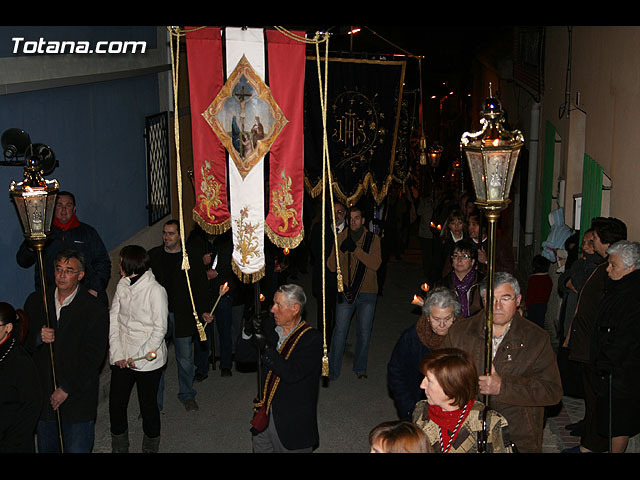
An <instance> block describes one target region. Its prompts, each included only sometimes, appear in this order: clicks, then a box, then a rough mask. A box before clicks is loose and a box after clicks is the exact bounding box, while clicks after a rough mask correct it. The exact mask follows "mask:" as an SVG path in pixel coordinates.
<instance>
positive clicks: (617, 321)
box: [591, 240, 640, 453]
mask: <svg viewBox="0 0 640 480" xmlns="http://www.w3.org/2000/svg"><path fill="white" fill-rule="evenodd" d="M607 254H608V257H607V262H608V263H609V265H608V266H607V274H608V275H609V279H610V282H609V283H608V284H607V286H606V287H605V288H606V292H605V296H604V298H603V300H602V304H601V305H600V310H599V311H598V316H597V318H596V324H595V330H594V334H593V337H592V347H593V348H592V349H591V363H592V366H593V372H594V374H593V385H594V389H595V391H596V394H597V402H596V419H597V428H598V433H599V434H600V435H602V436H603V437H608V438H609V439H610V447H611V451H612V452H614V453H623V452H624V451H625V450H626V448H627V444H628V442H629V437H632V436H634V435H636V434H638V433H640V415H638V413H637V406H638V404H640V295H638V293H639V292H640V269H638V267H639V266H640V243H638V242H630V241H627V240H621V241H619V242H616V243H614V244H613V245H611V246H610V247H609V248H608V249H607Z"/></svg>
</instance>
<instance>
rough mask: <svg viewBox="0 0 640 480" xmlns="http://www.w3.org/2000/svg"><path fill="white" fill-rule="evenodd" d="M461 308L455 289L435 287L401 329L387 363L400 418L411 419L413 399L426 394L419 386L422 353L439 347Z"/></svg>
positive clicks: (388, 382)
mask: <svg viewBox="0 0 640 480" xmlns="http://www.w3.org/2000/svg"><path fill="white" fill-rule="evenodd" d="M461 311H462V308H461V305H460V300H458V296H457V295H456V294H455V292H454V291H453V290H450V289H448V288H444V287H438V288H436V289H434V290H432V291H431V292H429V295H428V296H427V299H426V300H425V302H424V304H423V305H422V315H421V316H420V319H419V320H418V322H417V323H416V324H415V325H412V326H411V327H409V328H407V329H406V330H405V331H404V332H402V335H401V336H400V338H399V339H398V341H397V343H396V345H395V347H394V349H393V353H392V354H391V359H390V360H389V364H388V365H387V386H388V387H389V391H390V392H391V395H392V397H393V400H394V402H395V404H396V409H397V410H398V416H399V417H400V419H402V420H410V419H411V414H412V413H413V409H414V407H415V405H416V403H417V402H418V401H420V400H423V399H424V398H425V397H424V391H423V390H422V389H421V388H420V383H421V382H422V379H423V378H424V375H423V374H422V373H421V372H420V362H421V361H422V359H423V358H424V357H425V355H427V354H429V353H430V352H432V351H433V350H437V349H438V348H440V346H441V345H442V341H443V340H444V336H445V335H446V334H447V332H448V331H449V328H450V327H451V325H453V322H455V321H456V319H458V318H460V314H461Z"/></svg>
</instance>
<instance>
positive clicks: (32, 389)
mask: <svg viewBox="0 0 640 480" xmlns="http://www.w3.org/2000/svg"><path fill="white" fill-rule="evenodd" d="M396 193H397V192H396ZM396 193H394V195H395V194H396ZM401 197H402V195H399V197H398V198H395V201H394V202H389V204H388V206H389V207H391V206H395V208H397V211H398V212H400V211H402V212H404V214H406V215H409V213H408V212H411V211H412V209H413V211H414V213H415V222H417V225H416V226H417V233H418V236H419V239H420V247H421V252H422V258H423V262H422V276H423V279H424V282H425V285H426V286H427V288H425V289H424V290H425V291H426V294H424V295H423V296H424V298H422V296H421V297H420V302H419V303H421V306H420V316H419V319H418V320H417V321H416V322H415V324H413V325H411V326H410V327H409V328H406V329H405V330H404V331H403V332H402V333H401V335H400V337H399V338H398V340H397V342H396V344H395V347H394V348H393V351H392V353H391V355H390V358H389V360H388V367H387V385H388V389H389V392H390V395H391V397H392V398H393V401H394V402H395V406H396V409H397V418H396V419H393V420H391V419H387V420H386V421H384V422H382V423H380V424H378V425H377V426H375V427H374V428H373V429H372V430H371V433H370V436H369V443H370V447H371V452H372V453H383V452H394V453H395V452H407V453H408V452H415V453H467V452H473V453H511V452H524V453H535V452H541V451H542V437H543V428H544V422H545V413H546V411H547V408H548V407H552V406H555V405H558V404H559V403H560V402H561V401H562V397H563V393H564V391H563V386H564V385H565V384H566V383H567V379H566V378H564V377H566V375H567V373H566V371H565V370H564V369H561V368H559V361H558V358H559V351H558V349H557V348H554V347H553V346H552V342H551V335H556V336H557V337H558V338H559V339H560V345H561V346H560V351H561V352H564V353H565V354H566V357H567V360H566V361H567V362H571V364H572V365H574V367H575V368H574V370H573V372H579V373H578V374H575V373H574V374H573V375H574V378H573V379H572V381H574V382H576V383H578V384H580V386H581V392H582V393H581V395H582V396H583V398H584V400H585V418H584V420H582V421H581V422H579V425H575V428H576V429H577V428H579V429H580V430H579V431H580V435H581V437H580V446H579V447H576V448H574V449H571V450H570V451H573V452H576V453H582V452H604V451H608V450H611V451H614V452H624V451H625V450H626V448H627V444H628V441H629V438H630V437H631V436H634V435H635V434H637V433H640V422H639V421H638V418H637V416H636V415H634V407H635V405H636V402H637V400H638V399H639V398H640V391H639V390H638V388H639V387H638V385H640V382H638V381H637V378H636V377H637V373H636V372H637V371H638V368H637V367H638V365H639V364H640V353H638V352H640V349H639V348H638V341H639V340H640V332H639V331H638V330H637V329H638V326H637V325H638V322H637V321H636V319H637V317H636V315H637V314H638V313H640V312H637V311H636V310H637V309H640V304H638V301H639V300H638V297H636V296H635V295H634V293H635V290H636V289H637V287H638V286H640V273H638V269H637V266H638V262H640V243H638V242H630V241H627V239H626V225H625V224H624V223H623V222H622V221H620V220H618V219H615V218H602V217H598V218H595V219H594V220H593V222H592V224H591V225H590V228H589V229H588V230H587V231H585V232H584V234H583V242H582V244H581V247H580V248H579V249H578V250H579V253H578V254H577V255H575V259H574V260H573V261H572V262H571V264H568V265H567V266H566V267H567V268H566V270H565V272H564V273H563V274H562V275H560V276H559V277H558V281H557V290H556V292H554V291H553V281H552V278H551V276H550V273H549V269H550V265H551V264H552V262H550V261H549V260H548V259H547V258H545V257H543V256H542V255H536V256H535V258H534V260H533V264H532V268H531V275H530V276H529V277H528V279H527V282H526V285H524V286H525V291H524V292H523V291H522V288H521V283H520V281H519V280H518V279H517V275H518V273H517V272H516V271H515V262H514V257H513V252H512V249H511V248H510V247H509V246H508V242H506V241H505V239H504V238H502V236H501V235H499V236H498V239H497V247H496V253H497V255H496V268H495V270H494V277H493V282H492V285H493V295H492V298H493V308H492V319H493V322H492V325H493V326H492V337H491V338H490V339H489V341H488V339H487V338H486V337H485V328H486V316H487V313H486V299H487V288H488V287H487V286H488V282H487V273H488V272H487V261H488V258H487V252H488V245H487V238H486V232H487V229H486V221H484V220H483V217H482V214H481V212H480V211H478V209H477V208H476V207H475V205H474V203H473V201H472V198H471V197H470V196H469V195H463V196H461V197H459V198H455V199H452V198H438V197H437V195H435V194H434V196H429V197H427V198H420V199H412V198H404V199H403V200H402V202H400V200H399V198H401ZM407 202H408V203H407ZM400 203H402V204H403V205H404V207H402V206H401V205H400ZM407 204H408V205H410V208H405V207H407ZM401 207H402V208H401ZM333 208H334V211H333V212H332V213H333V214H332V215H330V218H329V219H327V223H326V224H325V225H324V227H325V228H324V229H323V228H322V223H321V222H317V223H315V224H314V225H313V226H312V228H311V229H310V230H309V233H308V235H307V238H306V239H305V244H306V250H307V252H308V254H309V261H310V264H311V268H312V271H311V278H312V289H311V290H312V291H311V293H312V294H313V296H314V297H315V298H316V304H317V312H316V315H315V326H314V325H312V323H313V322H311V321H308V320H307V318H306V317H305V315H304V313H305V307H306V305H307V295H306V293H305V291H304V289H303V288H302V287H301V286H300V285H298V284H297V283H298V282H296V278H295V273H294V274H293V275H292V274H291V272H292V271H295V268H294V266H291V269H290V271H289V274H286V272H285V269H286V267H287V266H288V265H287V262H289V261H290V259H288V258H279V257H278V255H277V254H273V255H271V256H270V261H271V263H272V266H273V268H271V269H270V270H269V272H268V274H267V276H266V278H267V280H268V282H267V288H266V289H264V291H265V292H266V293H267V294H268V296H269V297H268V298H269V301H268V302H266V303H265V305H268V306H267V307H265V306H264V305H260V304H256V303H254V302H253V300H252V299H253V297H254V295H255V291H254V290H253V289H252V288H251V287H250V286H247V285H246V284H243V283H242V282H240V281H239V280H238V278H237V277H236V275H235V273H234V272H233V271H232V268H231V254H232V250H233V245H232V238H231V233H230V232H227V233H225V234H222V235H208V234H206V233H205V232H204V231H203V230H202V229H201V228H200V227H198V226H196V228H194V230H193V231H192V232H191V233H190V234H189V235H188V237H187V238H186V239H183V235H185V233H184V232H181V231H180V225H179V223H178V222H177V221H175V220H169V221H167V222H166V223H165V224H164V225H163V231H162V243H161V244H160V245H159V246H157V247H154V248H151V249H149V250H147V249H145V248H143V247H141V246H138V245H127V246H125V247H124V248H122V249H121V251H120V252H119V271H120V279H119V280H118V282H117V286H116V289H115V293H114V295H113V298H112V299H111V301H109V300H108V298H107V294H106V288H107V284H108V282H109V276H110V271H111V262H110V260H109V255H108V254H107V252H106V249H105V247H104V244H103V242H102V240H101V239H100V237H99V235H98V233H97V232H96V231H95V229H93V228H92V227H91V226H89V225H87V224H85V223H82V222H80V221H79V219H78V217H77V216H76V204H75V198H74V197H73V195H72V194H71V193H69V192H60V193H59V194H58V197H57V203H56V209H55V215H54V216H55V220H54V224H53V227H52V232H51V235H50V236H51V240H50V242H49V243H48V245H47V247H46V249H45V255H44V258H45V263H44V266H45V269H46V271H45V272H44V273H45V278H47V279H49V281H48V282H47V285H49V288H50V289H51V290H50V295H49V296H48V297H47V300H48V302H47V303H46V304H45V303H44V302H43V298H44V297H43V292H42V290H41V286H40V283H39V272H38V271H37V267H36V283H35V291H34V292H33V293H32V294H30V295H29V296H28V298H27V300H26V302H25V304H24V306H23V308H14V307H13V306H11V305H9V304H7V303H0V387H2V388H0V404H1V405H2V408H1V409H0V451H2V452H36V451H37V452H62V451H64V452H91V451H92V448H93V443H94V435H95V431H94V430H95V419H96V413H97V405H98V390H99V377H100V373H101V369H102V367H103V365H104V361H105V359H106V361H107V362H108V364H109V368H110V373H111V376H110V386H109V397H108V401H109V420H110V433H111V440H112V451H113V452H117V453H126V452H128V451H129V448H130V438H129V426H128V421H127V419H128V409H129V403H130V399H131V394H132V390H133V388H134V386H135V388H136V392H137V400H138V403H139V408H140V415H141V420H142V429H143V438H142V439H141V445H142V447H141V449H142V451H143V452H148V453H153V452H158V451H160V439H161V415H160V412H161V411H162V409H163V393H164V389H165V387H164V385H165V373H166V365H167V361H168V356H169V349H168V348H167V345H168V342H169V341H171V342H173V346H174V348H173V351H174V355H175V360H176V362H175V363H176V368H177V377H178V395H177V396H178V400H179V401H180V402H181V403H182V404H183V406H184V409H185V410H186V411H194V410H198V409H199V406H198V402H197V400H196V396H197V385H198V383H199V382H201V381H203V380H204V379H206V378H207V376H208V374H209V368H210V366H211V362H214V363H215V359H216V357H218V358H219V360H220V372H221V376H223V377H229V376H232V370H233V369H232V364H233V361H234V358H235V361H236V364H237V363H238V361H239V360H240V359H241V358H242V361H248V362H255V363H256V364H257V365H258V366H259V368H260V369H261V370H260V372H259V373H260V378H261V380H262V383H261V385H262V390H261V392H260V394H259V395H258V397H257V398H256V399H255V400H254V408H253V411H254V416H253V419H252V420H251V433H252V448H253V451H254V452H257V453H258V452H260V453H262V452H312V451H313V450H314V449H315V448H316V447H317V446H318V444H319V441H320V438H319V429H318V422H317V402H318V397H319V385H320V383H321V381H322V380H321V379H322V377H328V381H330V382H336V381H340V380H339V379H340V376H341V373H342V365H343V359H344V356H345V346H346V342H347V335H348V333H349V329H350V325H351V322H352V320H353V319H355V324H356V329H355V352H354V358H353V362H352V371H353V374H354V375H355V376H356V378H357V379H358V381H361V380H362V381H366V379H367V378H368V373H367V365H368V357H369V349H370V344H371V338H372V330H373V324H374V318H375V316H376V306H377V302H378V300H379V297H380V296H381V295H382V291H383V286H384V282H385V272H386V264H387V263H388V262H389V261H392V259H393V257H394V256H395V257H396V258H400V256H401V255H402V253H403V246H402V242H406V238H407V237H408V234H405V233H406V232H405V233H403V232H400V231H395V230H396V227H397V228H400V227H401V226H402V225H406V224H411V223H412V222H399V221H398V217H397V216H394V215H390V216H385V215H380V211H378V210H377V206H376V205H373V206H371V205H352V206H350V207H349V208H347V206H345V205H344V204H342V203H340V202H335V203H334V204H333ZM396 213H397V212H396ZM334 218H335V223H334V222H333V221H331V220H332V219H334ZM391 220H393V225H390V224H388V223H387V222H388V221H391ZM334 227H335V230H334ZM323 230H324V235H323ZM392 231H393V233H390V232H392ZM334 240H337V243H334ZM323 241H324V242H325V243H324V248H322V242H323ZM183 248H185V249H186V251H187V253H188V255H189V258H190V259H191V261H190V282H188V281H187V278H186V276H185V274H184V271H183V270H182V262H183ZM322 251H324V253H325V255H324V257H322V255H321V252H322ZM35 258H36V255H35V252H34V251H33V250H32V249H31V247H30V245H29V243H28V242H27V241H25V242H24V243H23V244H22V245H21V246H20V248H19V249H18V253H17V261H18V264H19V265H20V266H22V267H24V268H29V267H31V266H32V265H34V263H35ZM323 286H324V288H322V287H323ZM554 294H558V295H560V296H561V299H562V304H563V308H562V310H561V314H560V315H559V316H560V320H559V322H556V321H555V320H552V321H550V320H549V319H548V318H547V316H548V315H547V304H548V302H549V301H550V298H551V296H552V295H554ZM214 301H215V306H213V305H214ZM238 305H240V306H243V315H242V316H243V319H242V324H241V331H240V332H235V333H234V332H233V324H234V322H233V309H234V306H238ZM212 306H213V308H212ZM550 325H551V328H550ZM213 328H215V329H216V338H217V344H214V343H213V342H211V341H209V340H202V337H201V336H200V333H201V332H202V331H203V332H208V333H209V334H211V333H212V330H211V329H213ZM554 329H555V330H554ZM207 338H208V339H209V338H211V335H207ZM323 338H325V339H326V345H327V346H328V352H327V351H323V350H324V349H323ZM488 349H490V351H489V352H487V350H488ZM214 350H215V351H214ZM561 370H562V372H561ZM576 375H577V378H575V377H576ZM36 447H37V448H36Z"/></svg>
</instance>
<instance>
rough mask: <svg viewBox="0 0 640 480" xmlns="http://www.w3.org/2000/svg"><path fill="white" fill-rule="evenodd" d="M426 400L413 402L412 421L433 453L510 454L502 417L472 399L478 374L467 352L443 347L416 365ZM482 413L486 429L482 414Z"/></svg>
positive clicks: (476, 385)
mask: <svg viewBox="0 0 640 480" xmlns="http://www.w3.org/2000/svg"><path fill="white" fill-rule="evenodd" d="M420 371H421V372H422V373H423V374H424V376H425V377H424V380H423V381H422V385H421V387H422V388H423V389H424V391H425V394H426V397H427V399H426V400H422V401H420V402H418V403H417V404H416V409H415V410H414V412H413V421H414V423H416V424H417V425H418V426H419V427H420V428H422V430H423V431H424V432H425V434H426V435H427V437H428V438H429V442H430V443H431V445H432V448H433V451H434V452H436V453H478V452H486V453H511V452H512V448H511V441H510V440H509V430H508V426H507V421H506V419H505V418H504V417H503V416H502V415H500V414H499V413H498V412H496V411H494V410H488V409H486V410H485V406H484V404H483V403H482V402H480V401H478V400H476V396H477V393H478V383H477V382H478V374H477V371H476V367H475V364H474V363H473V360H472V359H471V357H470V356H469V354H468V353H467V352H464V351H462V350H459V349H457V348H443V349H440V350H436V351H434V352H431V353H430V354H428V355H427V356H426V357H425V358H424V359H423V360H422V363H421V364H420ZM484 414H486V428H485V427H483V426H484V424H485V421H484V420H483V415H484Z"/></svg>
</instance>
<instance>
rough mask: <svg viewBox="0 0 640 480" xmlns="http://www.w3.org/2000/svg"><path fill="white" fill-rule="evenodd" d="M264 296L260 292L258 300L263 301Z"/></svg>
mask: <svg viewBox="0 0 640 480" xmlns="http://www.w3.org/2000/svg"><path fill="white" fill-rule="evenodd" d="M264 299H265V296H264V295H263V294H260V301H261V302H264Z"/></svg>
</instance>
